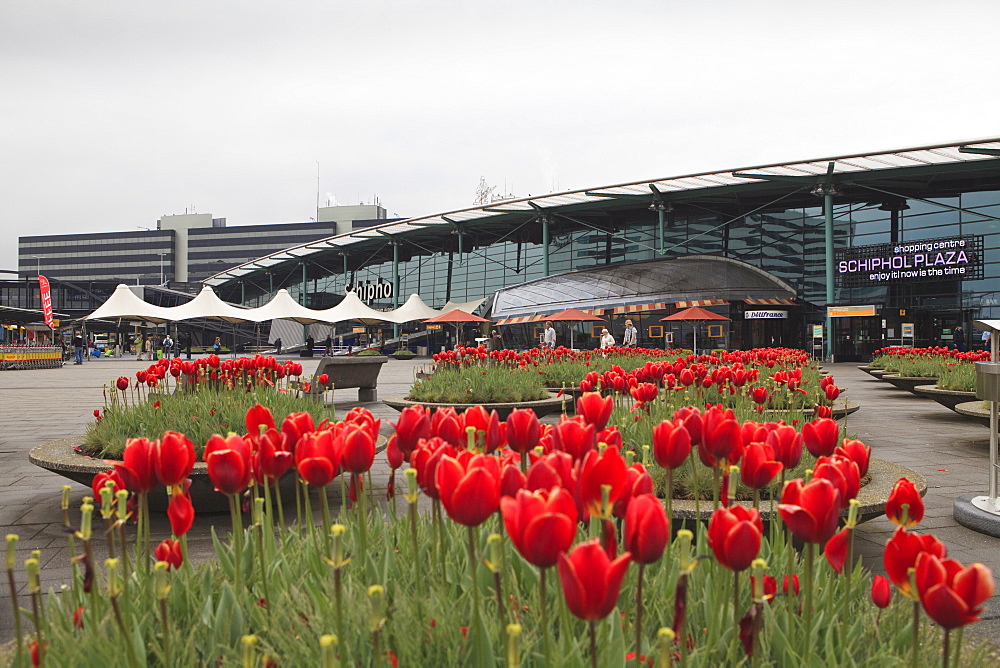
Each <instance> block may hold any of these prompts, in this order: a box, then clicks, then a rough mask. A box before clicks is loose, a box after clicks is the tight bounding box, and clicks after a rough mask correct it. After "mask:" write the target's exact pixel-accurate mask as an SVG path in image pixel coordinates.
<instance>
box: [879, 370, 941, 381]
mask: <svg viewBox="0 0 1000 668" xmlns="http://www.w3.org/2000/svg"><path fill="white" fill-rule="evenodd" d="M887 373H896V372H895V371H886V370H885V369H869V370H868V375H869V376H872V377H874V378H881V377H882V376H884V375H885V374H887ZM935 380H936V379H935Z"/></svg>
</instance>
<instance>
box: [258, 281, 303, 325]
mask: <svg viewBox="0 0 1000 668" xmlns="http://www.w3.org/2000/svg"><path fill="white" fill-rule="evenodd" d="M243 315H244V316H246V317H247V318H248V319H250V320H252V321H253V322H265V321H267V320H294V321H295V322H297V323H299V324H301V325H308V324H311V323H314V322H323V319H322V318H320V317H318V316H317V312H316V311H313V310H312V309H307V308H306V307H305V306H302V304H299V303H298V302H297V301H295V299H294V298H293V297H292V296H291V295H290V294H288V290H285V289H284V288H282V289H281V290H278V291H277V292H276V293H275V295H274V297H272V298H271V301H269V302H268V303H266V304H264V305H263V306H258V307H257V308H252V309H248V310H247V311H245V312H244V313H243Z"/></svg>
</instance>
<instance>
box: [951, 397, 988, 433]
mask: <svg viewBox="0 0 1000 668" xmlns="http://www.w3.org/2000/svg"><path fill="white" fill-rule="evenodd" d="M952 410H953V411H955V412H956V413H958V414H959V415H964V416H965V417H967V418H969V419H970V420H973V421H975V422H978V423H979V424H981V425H983V426H984V427H987V428H989V426H990V409H988V408H986V407H985V406H984V405H983V402H982V400H980V399H976V400H975V401H966V402H965V403H961V404H958V405H956V406H955V407H954V408H953V409H952Z"/></svg>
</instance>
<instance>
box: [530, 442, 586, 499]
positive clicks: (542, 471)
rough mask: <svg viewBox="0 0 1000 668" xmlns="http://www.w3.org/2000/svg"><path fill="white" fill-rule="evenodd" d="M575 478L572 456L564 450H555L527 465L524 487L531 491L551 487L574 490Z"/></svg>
mask: <svg viewBox="0 0 1000 668" xmlns="http://www.w3.org/2000/svg"><path fill="white" fill-rule="evenodd" d="M576 480H577V475H576V470H575V469H574V467H573V458H572V457H570V456H569V455H568V454H567V453H565V452H559V451H558V450H555V451H553V452H550V453H548V454H547V455H545V456H544V457H540V458H539V459H537V460H536V461H535V462H533V463H532V464H531V466H529V467H528V479H527V482H526V485H525V488H526V489H529V490H532V491H534V490H538V489H546V490H547V489H549V488H551V487H565V488H566V489H568V490H575V489H576Z"/></svg>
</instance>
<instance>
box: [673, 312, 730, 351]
mask: <svg viewBox="0 0 1000 668" xmlns="http://www.w3.org/2000/svg"><path fill="white" fill-rule="evenodd" d="M664 320H671V321H676V320H680V321H683V322H690V323H691V325H692V327H693V328H694V352H695V354H697V353H698V323H699V322H705V321H707V320H730V318H727V317H726V316H724V315H719V314H718V313H712V312H711V311H709V310H707V309H703V308H702V307H700V306H690V307H688V308H686V309H684V310H683V311H678V312H677V313H674V314H673V315H668V316H667V317H666V318H660V322H663V321H664Z"/></svg>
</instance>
